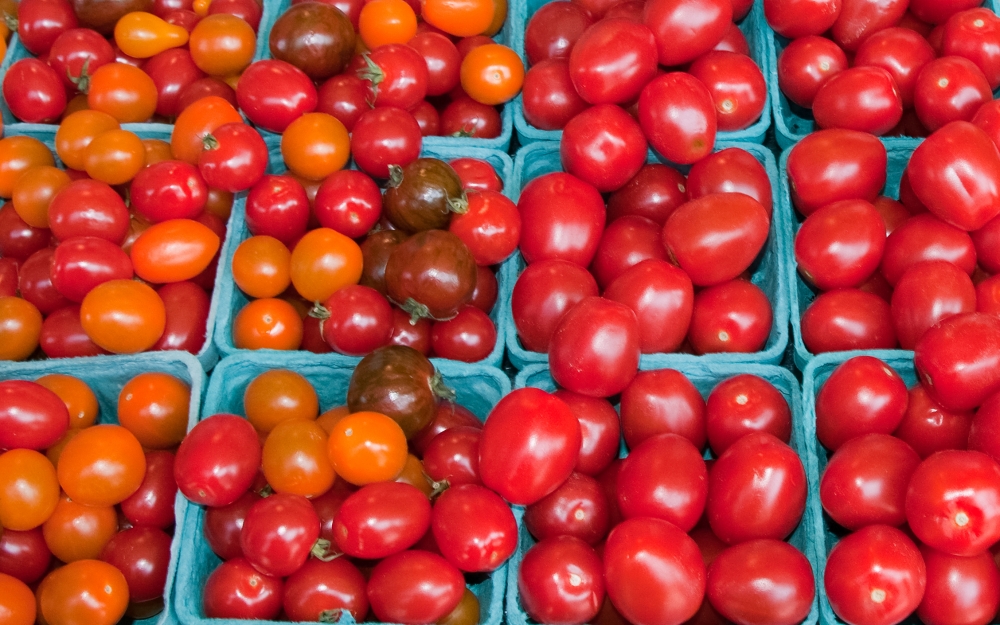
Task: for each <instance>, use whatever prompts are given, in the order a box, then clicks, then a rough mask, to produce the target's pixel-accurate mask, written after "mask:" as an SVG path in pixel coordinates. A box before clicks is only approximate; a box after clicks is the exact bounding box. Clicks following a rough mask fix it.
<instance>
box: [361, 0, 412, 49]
mask: <svg viewBox="0 0 1000 625" xmlns="http://www.w3.org/2000/svg"><path fill="white" fill-rule="evenodd" d="M369 5H371V8H369ZM357 30H358V34H359V35H360V36H361V40H362V41H363V42H364V44H365V45H366V46H367V47H368V49H373V48H377V47H378V46H381V45H385V44H388V43H406V42H407V41H409V40H410V39H412V38H413V35H414V34H416V32H417V16H416V14H415V13H414V12H413V8H412V7H411V6H410V5H409V4H408V3H407V2H406V1H405V0H377V1H375V0H373V2H366V3H365V4H364V6H363V7H362V8H361V14H360V15H359V17H358V23H357Z"/></svg>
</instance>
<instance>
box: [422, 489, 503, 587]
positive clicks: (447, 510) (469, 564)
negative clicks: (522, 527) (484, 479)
mask: <svg viewBox="0 0 1000 625" xmlns="http://www.w3.org/2000/svg"><path fill="white" fill-rule="evenodd" d="M431 530H432V531H433V533H434V539H435V542H436V543H437V545H438V548H439V549H441V555H443V556H444V557H445V559H447V560H448V561H449V562H451V563H452V564H454V565H455V566H456V567H458V569H459V570H460V571H466V572H470V573H475V572H490V571H495V570H496V569H497V568H498V567H500V565H502V564H503V563H504V562H506V561H507V558H509V557H510V556H511V555H512V554H513V553H514V550H515V549H516V548H517V521H516V520H515V519H514V514H513V513H512V512H511V511H510V506H508V505H507V504H506V502H504V500H503V499H501V498H500V496H499V495H497V494H496V493H494V492H493V491H491V490H489V489H488V488H484V487H482V486H479V485H477V484H464V485H461V486H455V487H452V488H449V489H448V490H446V491H445V492H444V493H442V494H441V496H440V497H438V498H437V500H436V501H435V502H434V510H433V512H432V514H431Z"/></svg>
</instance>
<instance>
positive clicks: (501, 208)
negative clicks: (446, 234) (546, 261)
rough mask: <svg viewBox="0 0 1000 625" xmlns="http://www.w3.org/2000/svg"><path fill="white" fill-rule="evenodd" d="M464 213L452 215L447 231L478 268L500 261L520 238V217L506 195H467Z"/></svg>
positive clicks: (486, 193) (496, 193) (511, 251)
mask: <svg viewBox="0 0 1000 625" xmlns="http://www.w3.org/2000/svg"><path fill="white" fill-rule="evenodd" d="M468 200H469V204H468V210H467V211H466V212H464V213H462V214H458V215H453V216H452V218H451V222H450V223H449V224H448V230H450V231H451V232H452V233H453V234H455V235H457V236H458V238H460V239H462V241H463V242H464V243H465V244H466V246H467V247H468V248H469V251H470V252H472V255H473V257H474V258H475V259H476V264H477V265H479V266H488V265H496V264H498V263H501V262H503V261H504V260H506V259H507V257H508V256H510V255H511V254H512V253H513V252H514V250H515V249H516V248H517V243H518V241H519V240H520V238H521V214H520V213H519V212H518V210H517V205H515V204H514V203H513V202H512V201H510V199H508V198H507V196H505V195H503V194H502V193H499V192H497V191H489V190H484V191H480V192H478V193H469V194H468Z"/></svg>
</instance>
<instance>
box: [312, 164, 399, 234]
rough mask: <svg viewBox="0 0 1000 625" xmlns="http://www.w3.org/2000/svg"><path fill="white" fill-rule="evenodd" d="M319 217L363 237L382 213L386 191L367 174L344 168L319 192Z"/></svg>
mask: <svg viewBox="0 0 1000 625" xmlns="http://www.w3.org/2000/svg"><path fill="white" fill-rule="evenodd" d="M313 210H314V211H315V213H316V219H317V220H318V221H319V224H320V225H321V226H322V227H324V228H331V229H333V230H336V231H337V232H339V233H341V234H343V235H346V236H348V237H350V238H360V237H363V236H364V235H366V234H367V233H368V231H369V230H371V229H372V228H373V227H374V226H375V224H376V223H377V222H378V219H379V216H380V215H381V213H382V194H381V191H380V190H379V188H378V185H376V184H375V182H374V181H373V180H372V179H371V178H370V177H369V176H367V175H365V174H363V173H361V172H359V171H357V170H353V169H342V170H340V171H337V172H334V173H332V174H330V175H329V176H327V177H326V178H325V179H324V180H323V183H322V184H321V185H320V186H319V189H318V190H317V191H316V200H315V202H314V205H313Z"/></svg>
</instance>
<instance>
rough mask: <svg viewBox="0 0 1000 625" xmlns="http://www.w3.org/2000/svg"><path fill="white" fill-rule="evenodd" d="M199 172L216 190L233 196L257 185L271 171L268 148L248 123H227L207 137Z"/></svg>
mask: <svg viewBox="0 0 1000 625" xmlns="http://www.w3.org/2000/svg"><path fill="white" fill-rule="evenodd" d="M204 141H205V148H204V150H202V152H201V156H199V157H198V170H199V171H200V172H201V175H202V176H203V177H204V179H205V182H206V183H207V184H208V185H209V186H210V187H212V188H216V189H222V190H224V191H229V192H230V193H236V192H238V191H245V190H247V189H249V188H250V187H252V186H254V185H255V184H257V182H259V181H260V179H261V178H262V177H263V176H264V171H265V170H266V169H267V164H268V156H267V146H266V145H264V140H263V139H261V137H260V135H259V134H258V133H257V131H256V130H254V129H253V128H251V127H250V126H247V125H246V124H235V123H233V124H225V125H223V126H219V127H218V128H216V129H215V130H214V131H212V133H211V134H209V135H207V136H206V137H205V140H204Z"/></svg>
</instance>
